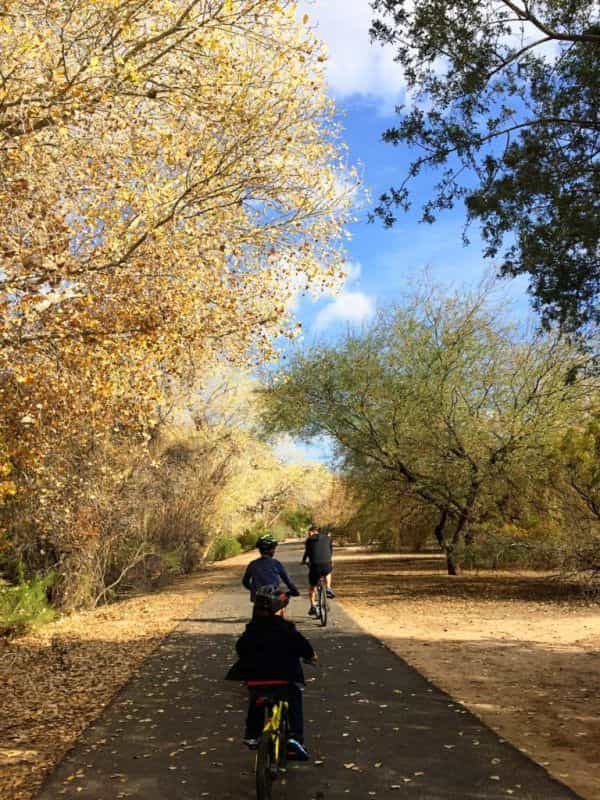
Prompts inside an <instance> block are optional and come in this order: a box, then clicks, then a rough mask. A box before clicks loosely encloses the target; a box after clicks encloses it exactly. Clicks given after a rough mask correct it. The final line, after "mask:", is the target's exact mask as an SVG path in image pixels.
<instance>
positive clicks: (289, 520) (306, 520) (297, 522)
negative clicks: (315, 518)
mask: <svg viewBox="0 0 600 800" xmlns="http://www.w3.org/2000/svg"><path fill="white" fill-rule="evenodd" d="M284 521H285V524H286V525H287V526H288V527H289V528H291V529H292V531H293V532H294V533H295V534H296V536H302V534H303V533H306V530H307V528H308V526H309V525H310V523H311V522H312V515H311V513H310V511H308V510H307V509H306V508H301V507H300V508H295V509H294V510H293V511H288V512H287V513H286V514H285V516H284Z"/></svg>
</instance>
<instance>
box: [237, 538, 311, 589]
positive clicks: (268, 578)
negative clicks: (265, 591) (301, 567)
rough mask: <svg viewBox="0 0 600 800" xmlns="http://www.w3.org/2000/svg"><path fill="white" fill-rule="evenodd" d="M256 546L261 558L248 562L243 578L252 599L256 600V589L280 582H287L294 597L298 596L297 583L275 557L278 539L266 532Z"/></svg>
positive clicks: (243, 583)
mask: <svg viewBox="0 0 600 800" xmlns="http://www.w3.org/2000/svg"><path fill="white" fill-rule="evenodd" d="M256 547H257V548H258V552H259V553H260V558H255V559H254V561H251V562H250V563H249V564H248V566H247V567H246V571H245V573H244V577H243V578H242V585H243V586H244V587H245V588H246V589H248V591H249V592H250V601H251V602H252V603H253V602H254V597H255V595H256V590H257V589H258V588H259V587H261V586H278V585H279V584H280V583H285V585H286V586H287V588H288V591H289V594H291V595H292V597H298V596H299V594H300V592H299V591H298V589H297V588H296V585H295V583H294V582H293V581H292V579H291V578H290V576H289V575H288V574H287V572H286V570H285V567H284V566H283V564H282V563H281V561H278V560H277V559H276V558H274V555H275V548H276V547H277V539H275V538H274V537H273V536H271V535H270V534H266V535H265V536H261V537H260V538H259V539H258V540H257V542H256Z"/></svg>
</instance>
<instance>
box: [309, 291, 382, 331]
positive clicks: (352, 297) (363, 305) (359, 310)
mask: <svg viewBox="0 0 600 800" xmlns="http://www.w3.org/2000/svg"><path fill="white" fill-rule="evenodd" d="M374 313H375V301H374V299H373V298H372V297H370V296H369V295H367V294H365V293H364V292H359V291H347V292H342V294H340V295H339V296H338V297H336V298H335V300H333V301H332V302H331V303H328V304H327V305H326V306H325V308H322V309H321V311H319V313H318V314H317V318H316V320H315V325H314V327H315V330H323V329H324V328H328V327H329V326H330V325H332V324H334V323H336V322H348V323H353V322H355V323H356V322H364V321H365V320H367V319H369V318H370V317H372V316H373V314H374Z"/></svg>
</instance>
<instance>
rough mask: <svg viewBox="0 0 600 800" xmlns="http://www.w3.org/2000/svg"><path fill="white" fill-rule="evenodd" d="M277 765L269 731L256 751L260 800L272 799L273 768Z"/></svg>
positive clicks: (257, 793) (264, 734)
mask: <svg viewBox="0 0 600 800" xmlns="http://www.w3.org/2000/svg"><path fill="white" fill-rule="evenodd" d="M276 769H277V767H276V765H275V764H274V763H273V737H272V736H271V735H270V734H268V733H263V735H262V736H261V737H260V739H259V740H258V751H257V753H256V797H257V798H258V800H271V788H272V785H273V770H276Z"/></svg>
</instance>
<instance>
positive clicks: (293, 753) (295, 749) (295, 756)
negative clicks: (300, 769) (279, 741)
mask: <svg viewBox="0 0 600 800" xmlns="http://www.w3.org/2000/svg"><path fill="white" fill-rule="evenodd" d="M287 757H288V758H290V759H292V761H309V760H310V756H309V755H308V750H307V749H306V748H305V747H304V745H303V744H301V743H300V742H299V741H298V740H297V739H288V740H287Z"/></svg>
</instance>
